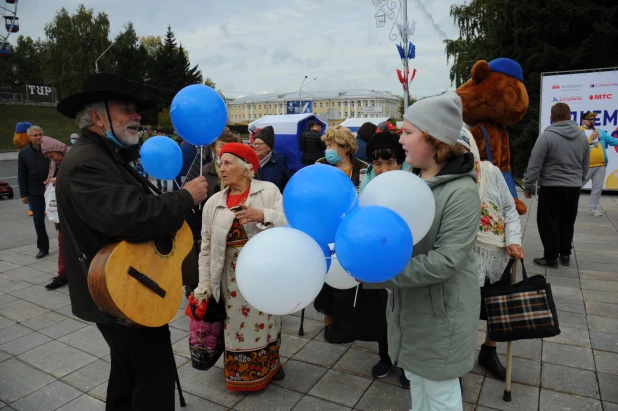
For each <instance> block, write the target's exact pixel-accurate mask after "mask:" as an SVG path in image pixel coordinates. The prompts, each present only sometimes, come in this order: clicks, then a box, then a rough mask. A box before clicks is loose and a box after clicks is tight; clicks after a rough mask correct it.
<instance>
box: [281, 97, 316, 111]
mask: <svg viewBox="0 0 618 411" xmlns="http://www.w3.org/2000/svg"><path fill="white" fill-rule="evenodd" d="M287 108H288V109H287V114H310V113H313V102H312V101H298V100H296V101H288V102H287Z"/></svg>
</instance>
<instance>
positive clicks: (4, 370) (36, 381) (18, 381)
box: [0, 358, 54, 403]
mask: <svg viewBox="0 0 618 411" xmlns="http://www.w3.org/2000/svg"><path fill="white" fill-rule="evenodd" d="M52 381H54V377H52V376H50V375H47V374H45V373H42V372H41V371H39V370H37V369H35V368H33V367H31V366H29V365H27V364H24V363H23V362H21V361H19V360H16V359H14V358H11V359H9V360H6V361H4V362H1V363H0V398H2V400H4V401H7V402H9V403H11V402H13V401H17V400H18V399H20V398H22V397H25V396H26V395H28V394H30V393H31V392H34V391H36V390H38V389H39V388H41V387H44V386H46V385H47V384H49V383H51V382H52Z"/></svg>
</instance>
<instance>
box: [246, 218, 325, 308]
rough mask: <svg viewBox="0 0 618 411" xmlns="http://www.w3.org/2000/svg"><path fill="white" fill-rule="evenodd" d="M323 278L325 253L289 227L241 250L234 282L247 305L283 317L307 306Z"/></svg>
mask: <svg viewBox="0 0 618 411" xmlns="http://www.w3.org/2000/svg"><path fill="white" fill-rule="evenodd" d="M325 276H326V259H325V258H324V251H322V248H321V247H320V246H319V245H318V243H316V242H315V240H314V239H312V238H311V237H310V236H309V235H308V234H305V233H303V232H302V231H299V230H296V229H294V228H290V227H277V228H271V229H268V230H266V231H264V232H262V233H260V234H258V235H256V236H255V237H253V238H252V239H251V240H249V242H247V244H245V246H244V247H243V249H242V251H241V252H240V255H239V256H238V261H237V262H236V282H237V283H238V288H239V289H240V292H241V293H242V295H243V297H245V299H246V300H247V302H248V303H249V304H251V305H252V306H253V307H255V308H257V309H258V310H260V311H263V312H265V313H267V314H273V315H286V314H292V313H294V312H296V311H300V310H302V309H303V308H305V307H306V306H308V305H309V304H310V303H311V302H312V301H313V300H314V299H315V297H317V295H318V294H319V292H320V290H321V289H322V286H323V285H324V278H325Z"/></svg>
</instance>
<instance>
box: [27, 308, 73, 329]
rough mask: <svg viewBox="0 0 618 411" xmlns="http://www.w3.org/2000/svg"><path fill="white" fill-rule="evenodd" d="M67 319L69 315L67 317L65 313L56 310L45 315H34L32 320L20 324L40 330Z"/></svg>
mask: <svg viewBox="0 0 618 411" xmlns="http://www.w3.org/2000/svg"><path fill="white" fill-rule="evenodd" d="M66 319H67V317H65V316H64V315H61V314H58V313H57V312H54V311H50V312H48V313H45V314H43V315H39V316H38V317H34V318H32V319H30V320H26V321H23V322H21V323H20V324H21V325H23V326H24V327H28V328H30V329H31V330H34V331H38V330H40V329H42V328H45V327H49V326H50V325H52V324H56V323H59V322H60V321H63V320H66Z"/></svg>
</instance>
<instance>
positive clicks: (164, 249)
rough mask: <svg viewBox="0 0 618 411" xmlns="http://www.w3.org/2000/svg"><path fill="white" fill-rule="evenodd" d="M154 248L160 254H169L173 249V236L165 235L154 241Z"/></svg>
mask: <svg viewBox="0 0 618 411" xmlns="http://www.w3.org/2000/svg"><path fill="white" fill-rule="evenodd" d="M154 244H155V248H156V249H157V251H158V252H159V253H160V254H161V255H169V254H170V253H171V252H172V250H173V249H174V236H173V235H166V236H164V237H161V238H159V239H157V240H155V242H154Z"/></svg>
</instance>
